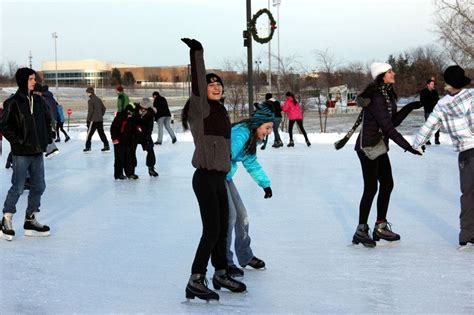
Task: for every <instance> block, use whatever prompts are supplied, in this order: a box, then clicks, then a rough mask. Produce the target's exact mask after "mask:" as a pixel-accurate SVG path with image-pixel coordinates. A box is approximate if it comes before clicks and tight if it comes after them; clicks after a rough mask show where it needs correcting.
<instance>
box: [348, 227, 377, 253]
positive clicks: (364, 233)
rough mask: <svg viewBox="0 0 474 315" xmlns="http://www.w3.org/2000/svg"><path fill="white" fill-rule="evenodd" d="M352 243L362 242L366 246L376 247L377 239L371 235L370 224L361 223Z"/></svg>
mask: <svg viewBox="0 0 474 315" xmlns="http://www.w3.org/2000/svg"><path fill="white" fill-rule="evenodd" d="M352 244H355V245H358V244H362V245H364V246H365V247H375V241H374V240H373V239H372V238H371V237H370V234H369V226H368V225H367V224H359V225H358V226H357V230H356V232H355V234H354V236H353V237H352Z"/></svg>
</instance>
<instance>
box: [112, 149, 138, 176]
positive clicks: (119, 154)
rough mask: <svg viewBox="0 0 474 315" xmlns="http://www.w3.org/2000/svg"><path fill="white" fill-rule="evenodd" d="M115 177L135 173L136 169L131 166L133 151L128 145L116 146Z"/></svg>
mask: <svg viewBox="0 0 474 315" xmlns="http://www.w3.org/2000/svg"><path fill="white" fill-rule="evenodd" d="M114 158H115V160H114V177H115V178H117V177H119V176H120V175H123V173H124V172H125V175H127V176H130V175H133V174H134V173H135V167H134V166H132V165H131V162H130V160H131V159H132V157H131V150H130V146H129V144H128V143H125V144H122V143H119V144H114Z"/></svg>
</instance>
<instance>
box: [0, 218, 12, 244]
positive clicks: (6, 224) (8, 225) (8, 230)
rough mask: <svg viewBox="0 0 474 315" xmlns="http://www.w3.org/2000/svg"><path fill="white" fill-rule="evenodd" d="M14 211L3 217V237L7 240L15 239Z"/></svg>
mask: <svg viewBox="0 0 474 315" xmlns="http://www.w3.org/2000/svg"><path fill="white" fill-rule="evenodd" d="M12 217H13V213H5V214H4V215H3V218H2V237H3V238H4V239H6V240H7V241H11V240H13V237H14V236H15V231H13V224H12Z"/></svg>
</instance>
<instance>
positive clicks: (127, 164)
mask: <svg viewBox="0 0 474 315" xmlns="http://www.w3.org/2000/svg"><path fill="white" fill-rule="evenodd" d="M134 113H135V109H134V108H133V106H131V105H127V107H126V108H125V110H124V111H122V112H120V113H117V115H115V118H114V120H113V121H112V124H111V126H110V136H111V138H112V144H113V145H114V178H115V179H116V180H117V179H118V180H124V179H127V177H130V176H132V175H133V174H134V172H135V170H134V167H132V161H133V160H135V161H136V157H135V158H134V157H133V156H132V152H131V138H132V129H133V122H132V120H133V115H134ZM124 172H125V175H124Z"/></svg>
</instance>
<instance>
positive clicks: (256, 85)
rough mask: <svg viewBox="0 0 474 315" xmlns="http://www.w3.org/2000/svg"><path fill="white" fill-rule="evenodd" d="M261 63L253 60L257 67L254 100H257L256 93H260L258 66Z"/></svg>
mask: <svg viewBox="0 0 474 315" xmlns="http://www.w3.org/2000/svg"><path fill="white" fill-rule="evenodd" d="M261 64H262V61H261V60H260V59H259V60H255V66H256V67H257V77H256V78H255V100H257V99H258V93H259V92H260V65H261Z"/></svg>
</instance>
